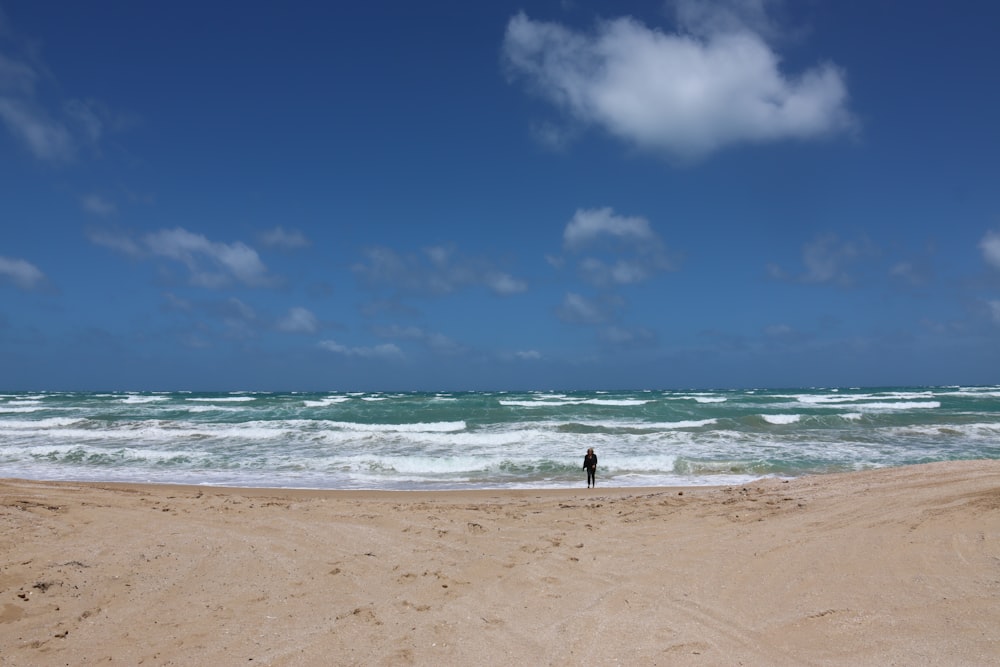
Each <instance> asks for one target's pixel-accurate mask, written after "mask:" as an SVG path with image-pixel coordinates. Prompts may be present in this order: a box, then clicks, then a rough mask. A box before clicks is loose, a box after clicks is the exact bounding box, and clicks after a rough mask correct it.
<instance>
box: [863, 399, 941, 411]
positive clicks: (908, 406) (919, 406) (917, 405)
mask: <svg viewBox="0 0 1000 667" xmlns="http://www.w3.org/2000/svg"><path fill="white" fill-rule="evenodd" d="M851 407H854V408H859V409H861V410H874V411H879V410H882V411H884V410H923V409H930V410H932V409H934V408H940V407H941V401H900V402H898V403H886V402H884V401H879V402H875V403H858V404H856V405H852V406H851Z"/></svg>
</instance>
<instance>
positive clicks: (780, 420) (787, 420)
mask: <svg viewBox="0 0 1000 667" xmlns="http://www.w3.org/2000/svg"><path fill="white" fill-rule="evenodd" d="M761 417H762V418H763V419H764V421H766V422H767V423H768V424H775V425H779V426H783V425H785V424H795V423H797V422H798V421H799V420H800V419H802V415H761Z"/></svg>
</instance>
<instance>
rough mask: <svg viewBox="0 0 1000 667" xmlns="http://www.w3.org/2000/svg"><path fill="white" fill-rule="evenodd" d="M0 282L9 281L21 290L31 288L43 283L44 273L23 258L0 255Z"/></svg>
mask: <svg viewBox="0 0 1000 667" xmlns="http://www.w3.org/2000/svg"><path fill="white" fill-rule="evenodd" d="M0 282H9V283H11V284H13V285H14V286H15V287H17V288H19V289H22V290H33V289H37V288H39V287H41V286H42V285H44V284H45V282H46V280H45V274H44V273H42V271H41V270H40V269H39V268H38V267H37V266H35V265H34V264H32V263H31V262H29V261H27V260H24V259H17V258H12V257H0Z"/></svg>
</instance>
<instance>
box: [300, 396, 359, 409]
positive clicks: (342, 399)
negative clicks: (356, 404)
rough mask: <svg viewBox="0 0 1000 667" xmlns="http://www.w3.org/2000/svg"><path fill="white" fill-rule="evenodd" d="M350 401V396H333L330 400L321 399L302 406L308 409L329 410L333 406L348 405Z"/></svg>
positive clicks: (304, 403)
mask: <svg viewBox="0 0 1000 667" xmlns="http://www.w3.org/2000/svg"><path fill="white" fill-rule="evenodd" d="M350 400H351V398H350V396H331V397H330V398H321V399H319V400H318V401H303V402H302V404H303V405H304V406H306V407H307V408H328V407H330V406H331V405H338V404H340V403H346V402H348V401H350Z"/></svg>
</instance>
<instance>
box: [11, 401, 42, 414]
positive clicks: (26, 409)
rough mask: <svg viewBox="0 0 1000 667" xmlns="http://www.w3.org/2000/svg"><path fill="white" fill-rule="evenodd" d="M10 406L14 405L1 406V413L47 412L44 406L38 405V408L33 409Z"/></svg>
mask: <svg viewBox="0 0 1000 667" xmlns="http://www.w3.org/2000/svg"><path fill="white" fill-rule="evenodd" d="M9 405H13V403H7V404H6V405H0V412H9V413H18V412H39V411H41V410H45V409H46V408H45V406H42V405H36V406H33V407H26V406H23V407H8V406H9Z"/></svg>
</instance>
